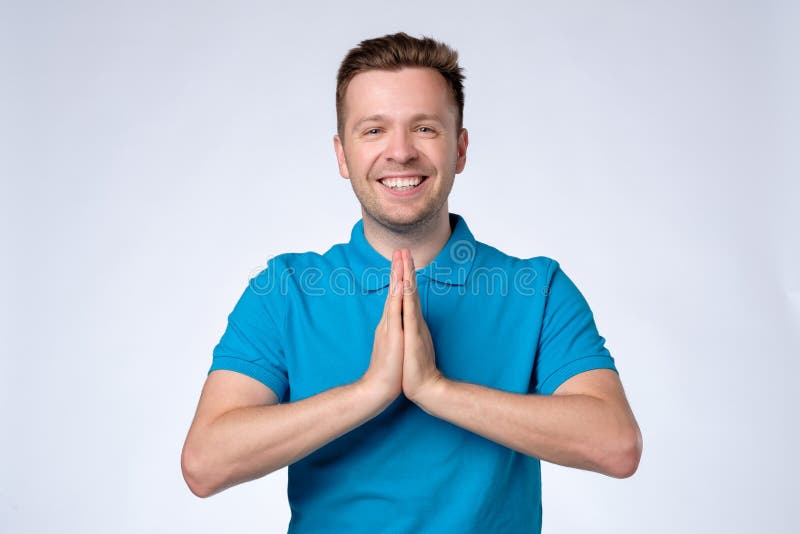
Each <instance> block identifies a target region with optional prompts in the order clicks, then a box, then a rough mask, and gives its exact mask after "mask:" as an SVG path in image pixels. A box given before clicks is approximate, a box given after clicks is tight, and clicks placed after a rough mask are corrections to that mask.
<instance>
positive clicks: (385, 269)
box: [348, 213, 476, 291]
mask: <svg viewBox="0 0 800 534" xmlns="http://www.w3.org/2000/svg"><path fill="white" fill-rule="evenodd" d="M449 216H450V228H451V229H452V232H451V233H450V238H449V239H448V240H447V243H445V245H444V247H442V250H440V251H439V253H438V254H437V255H436V257H435V258H434V259H433V261H431V262H430V263H429V264H428V265H426V266H425V268H423V269H418V270H417V273H419V274H422V275H423V276H426V277H428V278H430V279H431V280H434V281H436V282H439V283H442V284H449V285H456V286H461V285H464V284H465V283H466V280H467V276H468V275H469V272H470V270H471V269H472V264H473V261H474V260H475V251H476V247H475V238H474V237H473V236H472V232H470V230H469V227H468V226H467V223H466V221H465V220H464V218H463V217H461V215H458V214H456V213H450V214H449ZM348 256H349V259H350V267H351V268H352V269H353V275H354V276H355V278H356V283H357V284H358V285H359V286H360V287H361V288H362V289H365V290H369V291H374V290H378V289H382V288H384V287H386V286H388V285H389V275H390V272H391V266H392V262H391V261H389V260H387V259H386V258H384V257H383V256H381V255H380V254H379V253H378V251H377V250H375V249H374V248H372V245H370V243H369V241H367V239H366V237H365V236H364V220H363V219H359V220H358V222H357V223H356V224H355V225H353V230H352V231H351V232H350V243H348Z"/></svg>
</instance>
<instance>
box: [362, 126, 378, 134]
mask: <svg viewBox="0 0 800 534" xmlns="http://www.w3.org/2000/svg"><path fill="white" fill-rule="evenodd" d="M379 133H381V130H380V128H370V129H369V130H367V131H365V132H364V134H365V135H378V134H379Z"/></svg>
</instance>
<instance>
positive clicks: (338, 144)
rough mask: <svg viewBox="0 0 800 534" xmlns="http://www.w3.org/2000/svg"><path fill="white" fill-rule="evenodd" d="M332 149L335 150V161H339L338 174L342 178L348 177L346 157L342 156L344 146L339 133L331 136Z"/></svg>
mask: <svg viewBox="0 0 800 534" xmlns="http://www.w3.org/2000/svg"><path fill="white" fill-rule="evenodd" d="M333 149H334V150H335V151H336V161H337V162H338V163H339V174H341V175H342V178H346V179H348V180H349V179H350V171H349V170H348V169H347V159H345V157H344V146H342V140H341V139H340V138H339V134H336V135H334V136H333Z"/></svg>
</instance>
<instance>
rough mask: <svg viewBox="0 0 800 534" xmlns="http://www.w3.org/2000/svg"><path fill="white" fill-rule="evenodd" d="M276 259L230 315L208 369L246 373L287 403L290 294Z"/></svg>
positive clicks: (253, 280) (252, 283)
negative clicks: (285, 331)
mask: <svg viewBox="0 0 800 534" xmlns="http://www.w3.org/2000/svg"><path fill="white" fill-rule="evenodd" d="M275 260H276V259H275V258H272V259H271V260H270V261H269V262H268V264H267V268H266V269H264V270H263V271H261V272H260V273H259V274H258V275H256V276H255V277H253V278H252V279H250V281H249V283H248V285H247V287H246V288H245V290H244V293H243V294H242V296H241V297H240V298H239V301H238V302H237V303H236V306H235V307H234V309H233V311H232V312H231V313H230V315H228V326H227V328H226V329H225V333H224V334H223V335H222V338H221V339H220V341H219V343H218V344H217V346H216V347H214V351H213V358H212V362H211V368H210V369H209V371H208V372H209V373H211V371H216V370H218V369H225V370H228V371H236V372H239V373H242V374H245V375H247V376H249V377H251V378H254V379H256V380H258V381H259V382H261V383H262V384H264V385H265V386H267V387H268V388H270V389H271V390H272V391H273V392H275V395H276V396H277V397H278V401H279V402H284V397H285V396H287V393H288V390H289V378H288V372H287V368H286V358H285V355H284V350H283V328H284V319H285V316H286V315H285V302H286V296H285V295H283V294H282V292H281V287H280V283H279V282H280V280H278V279H276V278H277V276H276V273H277V272H278V268H277V267H276V266H275V264H274V262H275Z"/></svg>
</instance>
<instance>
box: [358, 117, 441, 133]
mask: <svg viewBox="0 0 800 534" xmlns="http://www.w3.org/2000/svg"><path fill="white" fill-rule="evenodd" d="M386 120H388V118H387V117H386V115H382V114H380V113H376V114H375V115H370V116H368V117H364V118H363V119H361V120H359V121H358V122H356V123H355V124H354V125H353V130H352V131H353V133H355V132H356V131H357V130H358V129H359V128H360V127H361V126H362V125H363V124H364V123H366V122H381V121H386ZM417 121H436V122H438V123H439V124H444V121H443V120H442V119H441V117H439V116H438V115H432V114H430V113H417V114H416V115H414V116H413V117H411V122H417Z"/></svg>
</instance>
